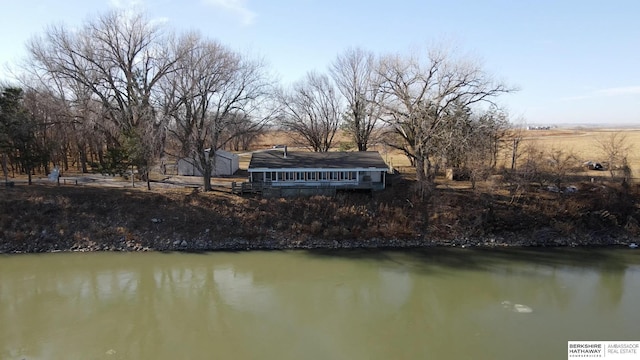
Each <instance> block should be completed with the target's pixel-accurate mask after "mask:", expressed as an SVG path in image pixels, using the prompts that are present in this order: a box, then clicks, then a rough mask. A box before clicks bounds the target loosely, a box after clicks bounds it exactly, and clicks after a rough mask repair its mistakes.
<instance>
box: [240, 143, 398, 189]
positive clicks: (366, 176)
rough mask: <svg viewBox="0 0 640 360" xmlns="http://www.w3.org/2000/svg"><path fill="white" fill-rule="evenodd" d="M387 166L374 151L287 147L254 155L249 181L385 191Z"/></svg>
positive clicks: (300, 186)
mask: <svg viewBox="0 0 640 360" xmlns="http://www.w3.org/2000/svg"><path fill="white" fill-rule="evenodd" d="M388 170H389V167H388V166H387V164H386V163H385V162H384V160H382V157H381V156H380V154H379V153H378V152H377V151H358V152H320V153H316V152H302V151H290V152H289V151H287V148H286V147H284V148H283V149H278V150H268V151H262V152H255V153H253V155H252V156H251V162H250V163H249V168H248V171H249V181H250V182H251V183H252V184H256V183H259V184H263V185H267V186H268V187H270V188H281V189H285V188H306V189H310V188H331V189H334V190H335V189H370V190H382V189H384V188H385V180H386V173H387V171H388Z"/></svg>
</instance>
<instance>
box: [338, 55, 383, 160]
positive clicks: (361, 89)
mask: <svg viewBox="0 0 640 360" xmlns="http://www.w3.org/2000/svg"><path fill="white" fill-rule="evenodd" d="M330 72H331V76H332V77H333V80H334V81H335V83H336V85H337V88H338V90H339V91H340V93H341V94H342V96H343V97H344V98H345V99H346V103H347V111H346V114H345V117H344V125H343V129H345V130H346V132H347V133H348V134H349V135H350V136H351V138H352V139H353V141H354V142H355V144H356V145H357V147H358V151H366V150H367V147H368V146H369V144H370V142H371V140H372V136H373V134H374V130H375V129H376V123H377V122H378V120H379V119H380V117H381V115H382V107H381V106H380V104H381V103H382V96H383V95H384V93H383V92H382V91H381V89H380V86H379V83H380V77H379V76H378V74H377V72H376V63H375V57H374V55H373V53H371V52H368V51H365V50H363V49H360V48H350V49H348V50H346V51H345V52H344V53H342V54H341V55H339V56H338V57H337V58H336V60H335V61H334V62H333V63H332V64H331V67H330Z"/></svg>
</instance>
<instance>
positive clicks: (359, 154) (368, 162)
mask: <svg viewBox="0 0 640 360" xmlns="http://www.w3.org/2000/svg"><path fill="white" fill-rule="evenodd" d="M370 167H373V168H379V169H386V168H388V166H387V164H386V163H385V162H384V160H382V157H381V156H380V154H379V153H378V152H377V151H353V152H323V153H316V152H304V151H289V152H287V157H286V158H285V157H284V154H283V151H282V150H269V151H263V152H255V153H253V154H252V155H251V162H250V163H249V170H252V169H263V168H268V169H294V168H322V169H348V168H370Z"/></svg>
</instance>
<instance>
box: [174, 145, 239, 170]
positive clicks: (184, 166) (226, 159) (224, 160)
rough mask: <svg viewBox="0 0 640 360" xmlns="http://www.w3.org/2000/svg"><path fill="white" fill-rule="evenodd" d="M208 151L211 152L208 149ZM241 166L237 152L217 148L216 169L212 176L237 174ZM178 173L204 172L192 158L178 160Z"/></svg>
mask: <svg viewBox="0 0 640 360" xmlns="http://www.w3.org/2000/svg"><path fill="white" fill-rule="evenodd" d="M207 153H209V152H208V151H207ZM239 166H240V158H239V156H238V155H237V154H234V153H230V152H228V151H224V150H216V161H215V169H214V170H213V173H212V174H211V175H212V176H229V175H233V174H235V172H236V171H238V168H239ZM178 175H186V176H202V173H201V172H200V170H198V168H197V167H196V166H195V165H194V160H193V159H192V158H182V159H179V160H178Z"/></svg>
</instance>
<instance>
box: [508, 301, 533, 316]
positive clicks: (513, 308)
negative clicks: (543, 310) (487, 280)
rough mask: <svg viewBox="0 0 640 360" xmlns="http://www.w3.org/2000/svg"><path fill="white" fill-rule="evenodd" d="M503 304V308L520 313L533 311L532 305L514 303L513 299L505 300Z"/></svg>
mask: <svg viewBox="0 0 640 360" xmlns="http://www.w3.org/2000/svg"><path fill="white" fill-rule="evenodd" d="M501 304H502V307H503V308H505V309H507V310H509V311H513V312H517V313H520V314H529V313H532V312H533V309H532V308H531V307H529V306H527V305H522V304H513V303H512V302H511V301H507V300H505V301H503V302H501Z"/></svg>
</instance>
